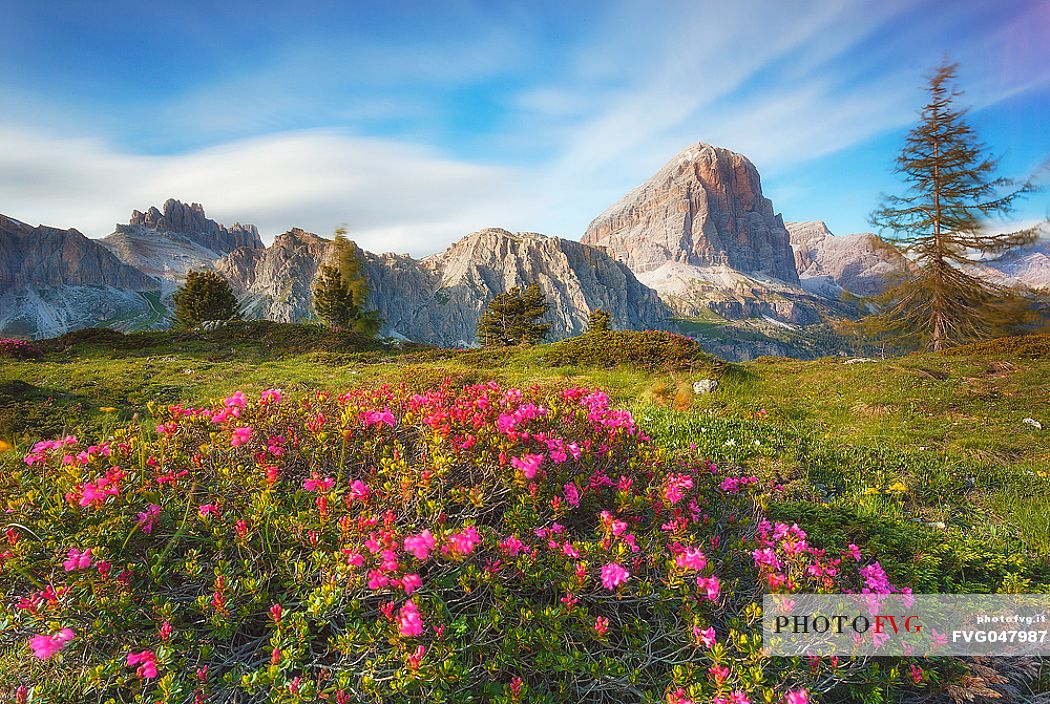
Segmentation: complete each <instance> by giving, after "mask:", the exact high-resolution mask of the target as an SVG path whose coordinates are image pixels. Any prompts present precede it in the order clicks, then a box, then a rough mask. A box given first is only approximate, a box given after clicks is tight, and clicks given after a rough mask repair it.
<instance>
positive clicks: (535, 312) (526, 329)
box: [519, 284, 551, 345]
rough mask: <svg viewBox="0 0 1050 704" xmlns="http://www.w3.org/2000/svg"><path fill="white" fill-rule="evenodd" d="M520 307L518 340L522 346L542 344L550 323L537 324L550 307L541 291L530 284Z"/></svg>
mask: <svg viewBox="0 0 1050 704" xmlns="http://www.w3.org/2000/svg"><path fill="white" fill-rule="evenodd" d="M521 302H522V307H523V308H524V311H523V313H522V316H521V322H520V331H521V332H520V336H519V337H520V340H521V343H522V344H525V345H534V344H536V343H537V342H543V339H544V338H545V337H547V333H549V332H550V329H551V326H550V323H541V322H539V321H540V320H541V319H542V318H543V317H544V316H545V315H547V311H548V310H550V305H549V304H548V303H547V297H546V296H544V295H543V291H541V290H540V287H539V286H537V285H536V284H532V285H531V286H529V287H528V288H527V289H525V293H524V294H523V295H522V297H521Z"/></svg>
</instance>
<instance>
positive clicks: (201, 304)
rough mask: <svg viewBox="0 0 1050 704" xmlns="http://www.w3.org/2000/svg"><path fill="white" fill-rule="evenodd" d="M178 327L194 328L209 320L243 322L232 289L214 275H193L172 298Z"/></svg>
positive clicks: (200, 272) (199, 273) (227, 283)
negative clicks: (240, 319)
mask: <svg viewBox="0 0 1050 704" xmlns="http://www.w3.org/2000/svg"><path fill="white" fill-rule="evenodd" d="M173 300H174V302H175V324H176V325H177V326H178V327H180V328H186V329H190V328H194V327H196V326H198V325H200V324H201V323H203V322H205V321H207V320H234V319H237V318H240V315H241V314H240V308H239V307H238V305H237V297H236V296H235V295H234V294H233V288H231V287H230V284H229V282H228V281H226V279H224V278H222V277H221V276H220V275H218V274H216V273H215V272H214V271H191V272H189V273H187V274H186V280H185V281H184V282H183V284H182V286H180V287H179V290H178V291H176V292H175V296H174V298H173Z"/></svg>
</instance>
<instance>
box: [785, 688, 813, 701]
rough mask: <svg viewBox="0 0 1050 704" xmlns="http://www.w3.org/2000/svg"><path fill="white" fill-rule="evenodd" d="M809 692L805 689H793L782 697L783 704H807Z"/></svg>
mask: <svg viewBox="0 0 1050 704" xmlns="http://www.w3.org/2000/svg"><path fill="white" fill-rule="evenodd" d="M808 702H809V692H808V691H807V690H805V689H793V690H791V691H790V692H788V693H787V694H785V695H784V704H808Z"/></svg>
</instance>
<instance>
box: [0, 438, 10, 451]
mask: <svg viewBox="0 0 1050 704" xmlns="http://www.w3.org/2000/svg"><path fill="white" fill-rule="evenodd" d="M12 447H13V445H12V444H11V443H9V442H8V441H6V440H0V452H7V451H8V450H10V449H11V448H12Z"/></svg>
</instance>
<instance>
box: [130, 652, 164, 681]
mask: <svg viewBox="0 0 1050 704" xmlns="http://www.w3.org/2000/svg"><path fill="white" fill-rule="evenodd" d="M128 667H134V668H135V674H136V675H138V676H139V677H141V678H142V679H146V680H150V679H153V678H155V677H156V676H157V675H158V674H159V673H158V671H157V656H156V655H154V654H153V651H152V650H143V651H141V652H138V653H128Z"/></svg>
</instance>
